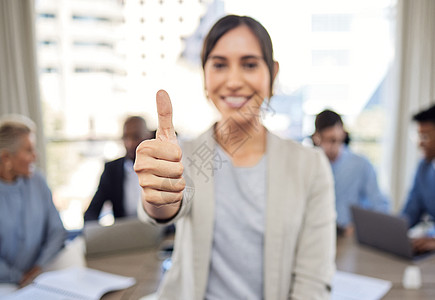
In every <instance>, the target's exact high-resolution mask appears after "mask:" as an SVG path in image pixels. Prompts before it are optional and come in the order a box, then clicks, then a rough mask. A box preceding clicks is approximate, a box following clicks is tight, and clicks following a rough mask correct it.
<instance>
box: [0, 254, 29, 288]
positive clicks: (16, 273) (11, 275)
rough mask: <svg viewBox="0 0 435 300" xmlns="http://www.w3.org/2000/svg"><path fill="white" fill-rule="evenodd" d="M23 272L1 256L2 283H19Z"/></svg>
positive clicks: (0, 275) (0, 280) (0, 276)
mask: <svg viewBox="0 0 435 300" xmlns="http://www.w3.org/2000/svg"><path fill="white" fill-rule="evenodd" d="M22 277H23V273H22V272H21V271H20V270H18V269H17V268H15V267H14V266H10V265H9V264H8V263H7V262H6V261H5V260H4V259H3V258H1V257H0V283H18V282H19V281H20V280H21V278H22Z"/></svg>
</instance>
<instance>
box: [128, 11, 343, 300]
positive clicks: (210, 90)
mask: <svg viewBox="0 0 435 300" xmlns="http://www.w3.org/2000/svg"><path fill="white" fill-rule="evenodd" d="M201 58H202V66H203V70H204V85H205V91H206V95H207V97H208V99H209V100H210V101H212V102H213V104H214V105H215V106H216V108H217V109H218V110H219V112H220V114H221V119H220V120H219V121H218V122H217V123H216V124H215V125H214V126H213V127H212V128H210V129H209V130H208V131H207V132H205V133H204V134H202V135H201V136H199V137H198V138H197V139H195V140H193V141H189V142H185V143H184V144H183V145H181V147H180V145H178V143H177V140H176V138H175V133H174V129H173V126H172V106H171V101H170V99H169V96H168V95H167V94H166V92H164V91H159V92H158V93H157V96H156V98H157V99H156V100H157V111H158V116H159V128H158V131H157V135H156V139H155V140H150V141H144V142H143V143H142V144H141V145H139V147H138V148H137V156H136V157H137V158H136V164H135V170H136V172H137V174H138V177H139V182H140V185H141V186H142V189H143V200H142V203H141V204H142V205H141V208H140V209H139V216H140V218H142V219H143V220H148V221H150V222H155V223H161V224H167V223H171V222H176V226H177V232H176V237H175V245H174V253H173V256H172V260H173V264H172V267H171V269H170V270H169V271H168V272H167V273H166V275H165V277H164V279H163V282H162V284H161V286H160V287H159V292H158V295H159V299H183V300H191V299H198V300H199V299H201V300H202V299H209V300H212V299H270V300H277V299H329V297H330V284H331V280H332V276H333V273H334V269H335V265H334V258H335V209H334V191H333V188H334V187H333V182H332V175H331V171H330V167H329V164H328V161H327V160H326V158H325V157H324V155H323V154H322V153H321V152H320V151H317V150H315V149H309V148H305V147H303V146H301V145H299V144H298V143H296V142H293V141H290V140H283V139H281V138H279V137H277V136H275V135H274V134H272V133H270V132H269V131H267V129H266V128H265V127H264V126H263V125H262V124H261V120H260V115H261V113H262V110H263V109H264V105H266V104H268V101H269V98H270V97H271V96H272V87H273V82H274V80H275V77H276V75H277V73H278V69H279V65H278V63H277V62H276V61H274V59H273V49H272V42H271V40H270V37H269V34H268V33H267V31H266V29H265V28H264V27H263V26H262V25H261V24H260V23H259V22H257V21H256V20H254V19H252V18H250V17H244V16H243V17H242V16H235V15H229V16H226V17H223V18H222V19H220V20H219V21H218V22H217V23H216V24H215V25H214V26H213V27H212V29H211V30H210V32H209V33H208V35H207V36H206V38H205V41H204V45H203V51H202V57H201Z"/></svg>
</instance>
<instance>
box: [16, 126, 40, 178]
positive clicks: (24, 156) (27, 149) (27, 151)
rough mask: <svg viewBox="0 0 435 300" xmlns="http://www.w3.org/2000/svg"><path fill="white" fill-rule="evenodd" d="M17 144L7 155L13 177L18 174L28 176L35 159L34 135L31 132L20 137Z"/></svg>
mask: <svg viewBox="0 0 435 300" xmlns="http://www.w3.org/2000/svg"><path fill="white" fill-rule="evenodd" d="M18 145H19V146H18V149H17V150H16V151H15V152H14V153H11V154H10V156H9V159H10V165H11V167H12V169H11V175H12V178H13V179H15V178H16V177H18V176H27V177H28V176H30V174H31V173H32V171H33V164H34V162H35V160H36V151H35V136H34V134H33V133H30V134H25V135H23V136H22V137H20V138H19V141H18Z"/></svg>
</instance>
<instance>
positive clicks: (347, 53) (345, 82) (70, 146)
mask: <svg viewBox="0 0 435 300" xmlns="http://www.w3.org/2000/svg"><path fill="white" fill-rule="evenodd" d="M227 13H235V14H246V15H250V16H253V17H254V18H256V19H258V20H259V21H260V22H261V23H262V24H263V25H264V26H265V27H266V28H267V29H268V31H269V33H270V35H271V37H272V41H273V43H274V49H275V58H276V60H278V61H279V63H280V73H279V75H278V80H277V82H276V86H275V95H274V97H273V98H272V100H271V107H268V108H265V109H264V116H263V117H264V122H265V124H266V125H267V127H268V128H269V129H270V130H272V131H274V132H276V133H278V134H279V135H281V136H284V137H288V138H292V139H296V140H299V141H302V140H303V139H304V138H306V137H307V136H309V135H310V134H311V133H312V132H313V130H314V124H313V123H314V117H315V115H316V114H317V113H318V112H320V111H321V110H323V109H325V108H330V109H333V110H335V111H337V112H338V113H340V114H342V115H343V117H344V121H345V123H346V125H347V129H348V130H349V131H350V132H351V138H352V142H351V147H352V148H353V149H354V150H355V151H356V152H359V153H362V154H364V155H366V156H367V157H368V158H369V159H370V160H371V161H372V162H373V163H374V165H375V166H376V168H377V171H378V176H379V179H380V183H381V186H382V188H383V190H384V192H385V193H386V194H388V195H389V196H390V197H391V199H392V201H393V203H394V205H393V206H394V208H395V209H396V210H397V209H398V208H399V207H401V205H402V203H403V201H404V198H405V195H406V193H407V191H408V188H409V186H410V184H411V182H410V181H411V178H412V176H413V172H414V168H415V165H416V162H417V159H418V157H419V153H418V149H417V146H416V142H415V141H413V138H412V137H413V131H415V130H414V128H413V126H412V122H411V121H410V120H411V116H412V115H413V114H414V113H415V112H417V111H418V110H420V109H421V108H425V107H427V106H428V105H429V104H430V103H433V102H434V99H435V89H434V86H435V76H434V72H435V54H434V53H435V51H434V46H435V2H432V1H431V0H418V1H412V0H365V1H362V0H328V1H324V0H309V1H296V0H291V1H281V0H270V1H261V0H124V1H122V0H94V1H86V0H2V1H1V2H0V19H2V21H1V22H0V23H1V25H0V63H1V64H0V66H2V67H1V73H2V74H1V78H0V86H1V88H0V90H1V92H0V97H1V98H0V109H1V110H0V112H1V114H4V113H10V112H18V113H24V114H27V115H29V116H30V117H32V118H33V119H34V120H35V121H36V122H37V123H38V124H39V126H40V130H39V154H40V155H39V157H40V160H39V165H40V167H41V168H42V169H43V170H45V173H46V175H47V178H48V182H49V185H50V187H51V189H52V191H53V195H54V201H55V204H56V206H57V207H58V209H59V210H60V211H61V214H62V219H63V221H64V224H65V226H66V227H67V228H68V229H77V228H80V227H81V226H82V225H83V224H82V214H83V211H84V210H85V209H86V207H87V205H88V204H89V202H90V200H91V198H92V196H93V194H94V192H95V190H96V187H97V184H98V179H99V176H100V174H101V172H102V168H103V165H104V161H107V160H111V159H114V158H116V157H119V156H122V155H123V154H124V153H123V151H124V150H123V146H122V143H121V141H120V136H121V134H122V132H121V130H122V123H123V121H124V119H125V117H126V116H128V115H133V114H139V115H142V116H144V117H145V118H146V120H147V122H148V125H149V127H151V128H155V126H156V125H157V124H156V110H155V93H156V91H157V90H158V89H162V88H163V89H166V90H167V91H168V92H169V94H170V96H171V98H172V101H173V106H174V124H175V126H176V130H177V131H178V132H179V134H180V135H181V136H184V137H192V136H195V135H197V134H199V133H201V132H202V131H204V130H205V129H206V128H208V127H209V126H210V125H211V124H212V122H214V120H215V119H216V113H215V111H214V110H213V108H212V107H211V106H210V104H209V103H208V101H207V100H206V99H205V96H204V92H203V82H202V73H201V66H200V62H199V54H200V51H201V43H202V38H203V37H204V35H205V34H206V32H207V31H208V29H209V28H210V26H211V25H212V24H213V23H214V22H215V21H216V20H217V19H218V18H219V17H221V16H223V15H224V14H227ZM22 58H24V59H22Z"/></svg>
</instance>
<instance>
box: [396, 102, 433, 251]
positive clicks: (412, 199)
mask: <svg viewBox="0 0 435 300" xmlns="http://www.w3.org/2000/svg"><path fill="white" fill-rule="evenodd" d="M413 120H414V121H416V122H417V125H418V129H417V130H418V135H419V146H420V148H421V150H422V152H423V156H424V157H423V159H422V160H421V161H420V163H419V165H418V168H417V172H416V174H415V177H414V184H413V186H412V188H411V191H410V192H409V195H408V199H407V201H406V204H405V206H404V208H403V211H402V215H404V216H405V217H407V219H408V220H409V226H410V227H413V226H414V225H416V224H417V223H419V222H420V220H421V217H422V216H423V215H424V214H428V215H430V216H431V217H432V219H434V218H435V105H434V106H432V107H430V108H429V109H427V110H424V111H421V112H419V113H418V114H416V115H415V116H414V117H413ZM413 245H414V248H415V250H416V251H418V252H424V251H428V250H435V238H433V237H423V238H418V239H415V240H414V241H413Z"/></svg>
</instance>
